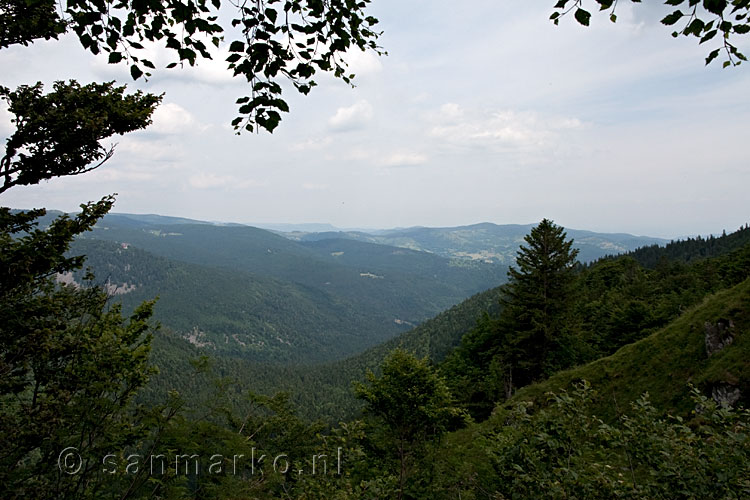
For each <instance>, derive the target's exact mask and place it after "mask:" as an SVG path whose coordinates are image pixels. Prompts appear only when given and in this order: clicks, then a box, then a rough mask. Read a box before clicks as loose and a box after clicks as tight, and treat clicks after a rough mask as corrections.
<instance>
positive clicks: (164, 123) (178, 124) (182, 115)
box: [148, 102, 205, 135]
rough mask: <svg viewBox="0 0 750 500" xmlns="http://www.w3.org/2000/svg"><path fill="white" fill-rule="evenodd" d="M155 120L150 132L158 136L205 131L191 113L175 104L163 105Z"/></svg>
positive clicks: (155, 112) (158, 110) (154, 116)
mask: <svg viewBox="0 0 750 500" xmlns="http://www.w3.org/2000/svg"><path fill="white" fill-rule="evenodd" d="M153 120H154V123H153V124H152V125H151V126H150V127H149V128H148V131H149V132H154V133H157V134H170V135H171V134H182V133H186V132H193V131H196V130H197V131H200V130H202V129H205V126H204V125H201V124H199V123H198V121H197V120H196V119H195V118H194V117H193V115H192V114H190V112H189V111H187V110H186V109H185V108H183V107H182V106H180V105H179V104H175V103H173V102H166V103H163V104H161V105H160V106H159V107H158V108H156V111H154V115H153Z"/></svg>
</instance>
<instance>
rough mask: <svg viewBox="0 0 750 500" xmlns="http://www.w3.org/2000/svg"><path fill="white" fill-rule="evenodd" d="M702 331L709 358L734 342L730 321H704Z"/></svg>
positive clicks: (732, 326) (732, 327) (732, 324)
mask: <svg viewBox="0 0 750 500" xmlns="http://www.w3.org/2000/svg"><path fill="white" fill-rule="evenodd" d="M703 330H704V333H705V336H706V354H708V357H709V358H710V357H711V356H712V355H713V354H715V353H717V352H719V351H721V350H722V349H724V348H725V347H726V346H728V345H729V344H731V343H732V342H733V341H734V323H732V320H728V319H720V320H718V321H717V322H716V323H711V322H710V321H706V323H705V324H704V325H703Z"/></svg>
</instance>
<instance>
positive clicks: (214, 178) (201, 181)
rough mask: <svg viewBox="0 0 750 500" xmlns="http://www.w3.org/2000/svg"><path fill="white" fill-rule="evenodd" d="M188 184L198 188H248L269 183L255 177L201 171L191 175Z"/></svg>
mask: <svg viewBox="0 0 750 500" xmlns="http://www.w3.org/2000/svg"><path fill="white" fill-rule="evenodd" d="M188 184H189V185H190V186H191V187H193V188H196V189H217V188H225V189H247V188H251V187H263V186H266V185H267V183H265V182H261V181H257V180H255V179H248V178H241V177H236V176H234V175H218V174H214V173H206V172H201V173H198V174H195V175H191V176H190V177H189V178H188Z"/></svg>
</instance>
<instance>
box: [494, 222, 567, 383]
mask: <svg viewBox="0 0 750 500" xmlns="http://www.w3.org/2000/svg"><path fill="white" fill-rule="evenodd" d="M566 236H567V235H566V233H565V231H564V229H563V228H562V227H560V226H557V225H555V224H554V223H553V222H552V221H550V220H548V219H543V220H542V221H541V222H540V223H539V225H538V226H536V227H534V228H533V229H532V230H531V232H530V233H529V234H528V235H526V237H525V238H524V240H525V242H526V245H521V247H520V249H519V250H518V255H517V257H516V265H517V268H514V267H511V268H510V270H509V271H508V277H509V278H510V282H509V283H508V285H507V286H506V290H505V297H504V299H503V303H504V306H505V307H504V309H503V313H502V316H501V320H500V324H499V327H500V329H501V333H502V336H503V337H504V338H502V339H500V345H501V346H502V347H501V358H502V360H503V361H504V365H505V369H506V376H507V377H508V379H507V380H506V393H507V394H508V395H509V393H510V392H511V391H512V388H513V387H519V386H522V385H526V384H528V383H530V382H532V381H534V380H537V379H540V378H544V377H547V376H549V375H550V374H551V373H553V372H555V371H557V370H559V369H562V368H565V367H567V366H570V364H571V363H572V361H573V359H574V354H573V353H572V352H571V350H572V342H571V341H570V329H569V327H568V325H569V322H568V319H569V318H568V316H569V311H570V306H571V303H572V299H573V285H574V283H575V276H576V263H577V261H576V257H577V255H578V250H577V249H574V248H573V240H567V239H566Z"/></svg>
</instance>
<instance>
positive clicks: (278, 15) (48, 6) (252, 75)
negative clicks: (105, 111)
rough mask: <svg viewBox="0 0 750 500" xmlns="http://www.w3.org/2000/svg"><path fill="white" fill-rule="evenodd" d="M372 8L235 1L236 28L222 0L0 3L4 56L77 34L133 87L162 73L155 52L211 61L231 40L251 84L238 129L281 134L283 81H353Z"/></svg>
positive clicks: (310, 0)
mask: <svg viewBox="0 0 750 500" xmlns="http://www.w3.org/2000/svg"><path fill="white" fill-rule="evenodd" d="M369 3H370V0H358V1H355V0H283V1H282V0H255V1H251V0H244V1H243V0H229V4H230V6H231V8H232V10H233V12H234V13H233V15H232V17H233V19H232V20H231V27H230V26H228V25H227V26H224V25H222V24H220V23H219V22H218V18H219V13H220V11H221V13H222V15H225V13H224V10H223V9H222V3H221V0H210V1H208V0H155V1H149V2H143V1H137V0H68V1H67V3H62V4H58V3H57V2H55V1H54V0H0V49H1V48H4V47H8V46H10V45H13V44H22V45H28V44H29V43H30V42H32V41H34V40H37V39H41V38H44V39H50V38H57V37H58V36H59V35H60V34H62V33H64V32H66V31H68V30H71V31H73V32H75V33H76V34H77V35H78V38H79V39H80V41H81V44H82V45H83V47H84V48H86V49H87V50H89V51H91V52H92V53H94V54H99V53H106V54H108V58H109V62H110V63H111V64H117V63H126V64H128V65H129V66H130V73H131V76H132V77H133V78H134V79H136V80H137V79H138V78H141V77H148V76H150V75H151V71H152V70H155V69H156V66H155V64H154V63H153V62H152V61H151V60H150V59H148V57H147V54H148V51H147V49H151V48H158V47H163V48H166V49H169V50H171V51H172V53H173V54H174V56H175V57H174V59H173V60H172V62H170V63H169V64H167V65H166V67H167V68H173V67H175V66H177V65H183V64H184V63H188V64H189V65H191V66H193V65H195V64H196V63H198V62H199V60H200V59H211V58H212V55H211V52H210V51H209V47H210V46H211V45H213V46H215V47H217V48H218V47H219V45H220V44H221V42H222V41H223V40H225V37H226V38H229V40H226V41H227V42H228V48H229V52H230V55H229V56H228V57H227V58H226V61H227V65H228V70H230V71H232V72H233V75H234V76H235V77H239V78H244V79H246V80H247V82H248V84H249V85H250V92H249V95H246V96H243V97H241V98H239V99H238V100H237V104H238V105H239V110H238V114H239V116H238V117H237V118H236V119H235V120H234V121H233V122H232V125H233V126H234V128H235V130H237V131H241V130H243V129H245V130H248V131H253V130H255V129H256V128H257V127H260V128H264V129H266V130H268V131H273V130H274V129H275V128H276V126H278V124H279V122H280V120H281V115H280V113H281V112H287V111H288V110H289V106H288V105H287V103H286V101H285V100H284V99H283V98H282V83H283V82H284V81H288V82H291V84H292V86H293V87H294V88H295V89H296V90H297V91H299V92H300V93H302V94H307V93H308V92H310V89H311V88H312V87H313V86H314V85H315V80H314V79H313V77H314V76H315V74H316V72H318V71H325V72H330V73H332V74H333V75H335V76H336V77H337V78H341V79H343V80H344V81H345V82H347V83H351V79H352V78H353V77H354V75H353V74H351V73H349V72H348V71H347V64H346V62H345V60H344V59H343V55H344V54H345V53H346V51H348V50H349V49H354V48H356V49H359V50H368V49H371V50H375V51H376V52H378V53H381V51H380V48H379V47H378V45H377V44H376V40H377V38H378V36H379V33H378V32H376V31H374V27H375V25H376V24H377V22H378V21H377V19H375V18H374V17H372V16H367V15H366V14H365V8H366V7H367V5H368V4H369Z"/></svg>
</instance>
